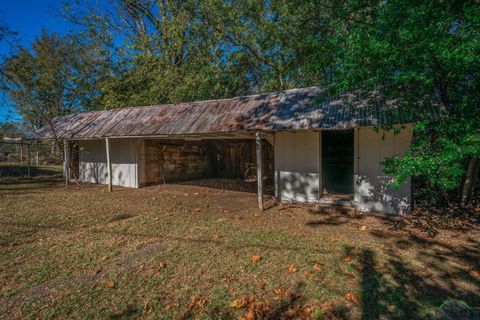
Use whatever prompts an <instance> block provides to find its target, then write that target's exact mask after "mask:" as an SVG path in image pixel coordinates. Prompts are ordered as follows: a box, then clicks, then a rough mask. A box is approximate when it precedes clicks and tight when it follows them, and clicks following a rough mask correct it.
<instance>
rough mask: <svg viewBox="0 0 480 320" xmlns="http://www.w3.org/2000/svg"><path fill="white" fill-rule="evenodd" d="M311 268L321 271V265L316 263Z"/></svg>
mask: <svg viewBox="0 0 480 320" xmlns="http://www.w3.org/2000/svg"><path fill="white" fill-rule="evenodd" d="M313 270H315V271H317V272H322V266H321V265H319V264H318V263H316V264H315V266H313Z"/></svg>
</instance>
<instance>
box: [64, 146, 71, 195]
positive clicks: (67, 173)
mask: <svg viewBox="0 0 480 320" xmlns="http://www.w3.org/2000/svg"><path fill="white" fill-rule="evenodd" d="M63 174H64V175H65V185H67V186H68V185H69V184H70V143H69V141H68V140H63Z"/></svg>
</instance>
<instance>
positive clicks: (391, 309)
mask: <svg viewBox="0 0 480 320" xmlns="http://www.w3.org/2000/svg"><path fill="white" fill-rule="evenodd" d="M387 311H388V312H390V313H392V312H395V306H394V305H393V304H389V305H388V306H387Z"/></svg>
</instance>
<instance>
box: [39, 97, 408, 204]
mask: <svg viewBox="0 0 480 320" xmlns="http://www.w3.org/2000/svg"><path fill="white" fill-rule="evenodd" d="M368 99H371V98H365V97H363V98H361V97H360V96H359V95H355V94H343V95H338V96H334V97H324V94H323V91H322V89H321V88H319V87H310V88H302V89H293V90H286V91H282V92H275V93H268V94H259V95H252V96H242V97H235V98H231V99H221V100H208V101H197V102H188V103H179V104H172V105H156V106H145V107H134V108H123V109H114V110H107V111H95V112H85V113H78V114H71V115H66V116H62V117H58V118H55V119H54V120H53V122H52V123H51V125H50V126H47V127H44V128H41V129H39V130H38V131H37V132H36V138H38V139H54V138H56V139H63V140H64V141H65V148H66V152H65V164H66V165H65V172H66V176H67V180H69V179H71V178H75V179H79V180H80V181H83V182H92V183H100V184H107V185H109V189H110V190H111V188H112V186H123V187H130V188H141V187H145V186H150V185H155V184H161V183H166V182H175V181H182V180H193V179H200V178H205V177H218V178H243V177H245V175H247V174H248V173H252V172H253V173H254V174H256V175H257V177H262V178H260V179H258V178H257V183H258V195H259V207H260V208H263V187H264V186H263V185H264V184H265V183H271V184H272V185H273V186H274V188H275V196H276V197H277V198H278V199H279V200H281V201H282V202H309V203H328V204H338V205H348V206H355V207H356V208H357V209H358V210H361V211H376V212H388V213H406V212H408V211H409V210H410V206H411V205H410V203H411V185H410V181H407V182H405V183H404V184H403V185H402V186H401V188H400V189H392V188H390V186H389V185H390V183H391V182H392V177H391V176H389V175H387V174H385V173H383V164H382V163H383V161H384V159H385V158H387V157H390V156H392V155H404V154H405V153H406V152H407V151H408V149H409V147H410V143H411V140H412V125H411V124H410V123H409V121H406V120H405V119H402V118H401V117H399V118H398V114H399V113H398V110H397V108H396V107H395V106H394V105H393V104H384V105H380V104H378V103H371V101H367V100H368ZM380 106H381V107H380ZM393 114H396V115H397V118H398V119H399V120H398V121H397V123H398V125H402V130H400V132H399V133H394V131H393V130H390V131H382V130H376V129H375V127H376V126H378V125H380V124H382V123H384V122H387V121H388V122H389V123H391V122H393V121H392V119H390V118H389V117H392V115H393ZM400 115H401V114H400Z"/></svg>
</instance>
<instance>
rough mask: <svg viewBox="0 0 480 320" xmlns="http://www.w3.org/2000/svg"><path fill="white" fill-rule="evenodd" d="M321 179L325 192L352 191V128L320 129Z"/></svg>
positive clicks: (350, 192) (346, 192)
mask: <svg viewBox="0 0 480 320" xmlns="http://www.w3.org/2000/svg"><path fill="white" fill-rule="evenodd" d="M322 180H323V181H322V182H323V189H324V190H326V192H327V193H330V194H331V193H341V194H352V193H353V130H331V131H322Z"/></svg>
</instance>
